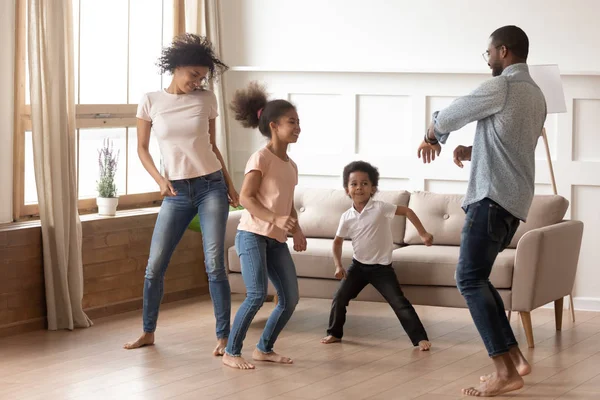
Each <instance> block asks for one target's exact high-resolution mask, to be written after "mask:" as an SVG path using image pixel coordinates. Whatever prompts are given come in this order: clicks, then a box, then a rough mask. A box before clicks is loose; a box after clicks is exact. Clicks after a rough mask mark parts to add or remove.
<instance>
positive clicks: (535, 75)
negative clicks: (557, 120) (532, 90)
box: [529, 64, 567, 114]
mask: <svg viewBox="0 0 600 400" xmlns="http://www.w3.org/2000/svg"><path fill="white" fill-rule="evenodd" d="M529 74H530V75H531V78H532V79H533V80H534V81H535V83H537V85H538V86H539V87H540V89H542V93H544V97H545V98H546V107H547V113H548V114H554V113H564V112H567V105H566V103H565V93H564V91H563V86H562V80H561V78H560V71H559V69H558V65H556V64H551V65H530V66H529Z"/></svg>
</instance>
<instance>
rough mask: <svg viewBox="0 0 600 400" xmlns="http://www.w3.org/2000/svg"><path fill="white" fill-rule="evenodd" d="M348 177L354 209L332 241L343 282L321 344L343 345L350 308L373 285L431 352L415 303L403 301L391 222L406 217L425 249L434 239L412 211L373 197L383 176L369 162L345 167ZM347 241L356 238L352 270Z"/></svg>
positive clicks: (412, 336)
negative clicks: (344, 256) (344, 247)
mask: <svg viewBox="0 0 600 400" xmlns="http://www.w3.org/2000/svg"><path fill="white" fill-rule="evenodd" d="M343 177H344V189H345V190H346V193H347V194H348V196H350V198H351V199H352V202H353V205H352V207H351V208H350V209H349V210H348V211H346V212H345V213H344V214H343V215H342V217H341V219H340V224H339V227H338V230H337V234H336V237H335V240H334V241H333V256H334V262H335V267H336V268H335V277H336V278H338V279H342V278H344V279H343V280H342V283H341V284H340V288H339V289H338V291H337V293H336V294H335V297H334V298H333V303H332V305H331V314H330V315H329V329H327V336H325V337H324V338H323V339H321V343H324V344H329V343H335V342H339V341H341V340H342V335H343V327H344V322H346V307H347V306H348V303H349V302H350V300H351V299H354V298H355V297H356V296H358V294H359V293H360V292H361V290H363V289H364V287H365V286H367V285H368V284H369V283H370V284H372V285H373V286H374V287H375V289H377V290H378V291H379V293H381V294H382V295H383V297H384V298H385V299H386V301H387V302H388V303H389V305H390V306H391V307H392V309H393V310H394V312H395V313H396V315H397V316H398V319H399V320H400V323H401V324H402V327H403V328H404V330H405V331H406V333H407V334H408V337H409V338H410V340H411V341H412V343H413V345H414V346H419V349H420V350H422V351H427V350H429V349H430V348H431V343H430V342H429V339H428V338H427V333H426V332H425V328H424V327H423V324H422V323H421V320H420V319H419V316H418V315H417V313H416V311H415V309H414V308H413V306H412V304H410V302H409V301H408V299H407V298H406V297H404V294H403V293H402V290H401V289H400V283H399V282H398V278H397V277H396V273H395V272H394V269H393V268H392V251H393V245H394V242H393V238H392V229H391V222H392V219H393V218H394V216H396V215H402V216H405V217H407V218H408V219H409V220H410V222H412V224H413V225H414V226H415V227H416V228H417V230H418V232H419V235H420V236H421V239H422V240H423V243H424V244H425V245H426V246H431V244H432V242H433V236H432V235H431V234H429V233H428V232H427V231H426V230H425V228H424V227H423V224H421V221H420V220H419V218H418V217H417V216H416V214H415V213H414V212H413V211H412V210H411V209H410V208H408V207H402V206H396V205H394V204H389V203H385V202H382V201H377V200H373V199H372V198H371V197H372V196H373V195H374V194H375V193H376V192H377V184H378V181H379V172H378V171H377V168H375V167H374V166H372V165H371V164H369V163H367V162H364V161H355V162H352V163H350V164H348V165H347V166H346V167H345V168H344V175H343ZM345 238H351V239H352V247H353V250H354V256H353V260H352V264H351V265H350V267H349V268H348V271H346V270H344V267H343V266H342V245H343V243H344V239H345Z"/></svg>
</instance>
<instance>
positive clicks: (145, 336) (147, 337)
mask: <svg viewBox="0 0 600 400" xmlns="http://www.w3.org/2000/svg"><path fill="white" fill-rule="evenodd" d="M153 344H154V333H148V332H144V333H142V336H140V337H139V338H138V339H137V340H136V341H134V342H127V343H125V344H124V345H123V348H124V349H127V350H132V349H138V348H140V347H144V346H152V345H153Z"/></svg>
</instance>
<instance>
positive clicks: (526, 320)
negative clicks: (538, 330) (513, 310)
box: [519, 311, 535, 349]
mask: <svg viewBox="0 0 600 400" xmlns="http://www.w3.org/2000/svg"><path fill="white" fill-rule="evenodd" d="M519 314H520V315H521V322H522V323H523V329H525V336H526V337H527V345H528V346H529V348H530V349H532V348H534V347H535V344H534V343H535V342H534V341H533V326H532V325H531V314H530V313H529V312H523V311H522V312H520V313H519Z"/></svg>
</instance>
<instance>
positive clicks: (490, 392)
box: [462, 373, 525, 397]
mask: <svg viewBox="0 0 600 400" xmlns="http://www.w3.org/2000/svg"><path fill="white" fill-rule="evenodd" d="M524 384H525V382H524V381H523V378H522V377H521V376H519V375H515V376H512V377H509V378H500V377H498V375H497V374H496V373H493V374H491V375H490V377H489V379H487V380H485V381H483V382H481V383H480V385H479V386H478V387H476V388H475V387H470V388H467V389H463V390H462V394H463V395H465V396H474V397H493V396H498V395H500V394H504V393H508V392H512V391H514V390H519V389H521V388H522V387H523V385H524Z"/></svg>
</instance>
